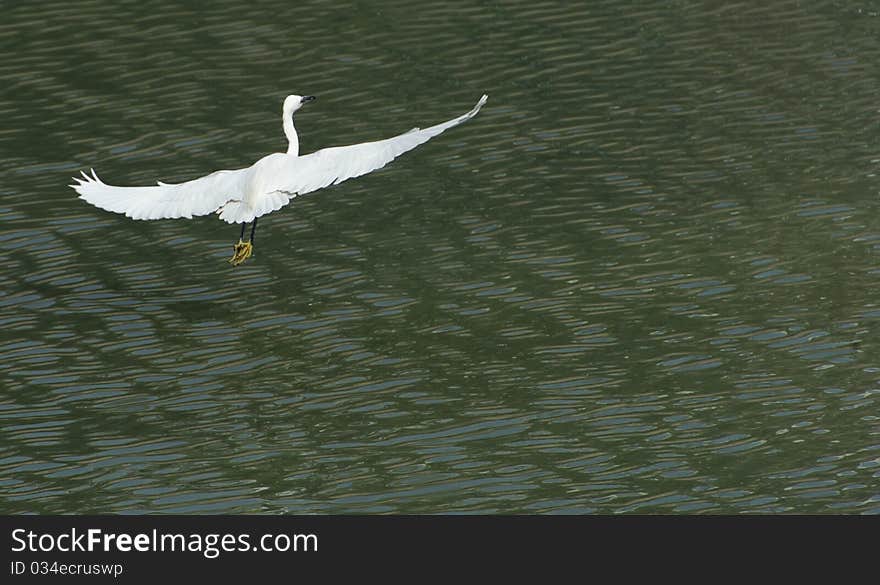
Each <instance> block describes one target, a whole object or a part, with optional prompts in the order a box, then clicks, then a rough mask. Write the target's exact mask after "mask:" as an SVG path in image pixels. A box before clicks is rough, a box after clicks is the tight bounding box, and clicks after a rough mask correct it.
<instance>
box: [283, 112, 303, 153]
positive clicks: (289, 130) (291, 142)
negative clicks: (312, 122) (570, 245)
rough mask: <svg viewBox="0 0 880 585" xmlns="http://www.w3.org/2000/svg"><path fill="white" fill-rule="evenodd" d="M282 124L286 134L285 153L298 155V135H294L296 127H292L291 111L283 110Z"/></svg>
mask: <svg viewBox="0 0 880 585" xmlns="http://www.w3.org/2000/svg"><path fill="white" fill-rule="evenodd" d="M282 125H283V126H284V135H285V136H287V154H289V155H291V156H299V137H298V136H297V135H296V128H294V127H293V114H292V113H291V114H288V113H287V112H285V113H284V114H283V115H282Z"/></svg>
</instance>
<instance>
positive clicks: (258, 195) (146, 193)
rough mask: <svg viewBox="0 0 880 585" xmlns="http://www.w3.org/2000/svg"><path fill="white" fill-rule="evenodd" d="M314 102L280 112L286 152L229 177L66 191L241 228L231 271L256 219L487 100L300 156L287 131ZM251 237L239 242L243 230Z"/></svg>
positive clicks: (287, 104)
mask: <svg viewBox="0 0 880 585" xmlns="http://www.w3.org/2000/svg"><path fill="white" fill-rule="evenodd" d="M314 99H315V97H314V96H310V95H307V96H299V95H289V96H287V97H286V98H285V99H284V106H283V107H282V126H283V128H284V134H285V136H287V142H288V144H287V152H286V153H283V152H278V153H274V154H270V155H268V156H264V157H263V158H261V159H260V160H258V161H257V162H255V163H254V164H253V165H251V166H249V167H247V168H244V169H237V170H234V171H217V172H214V173H211V174H210V175H206V176H204V177H200V178H198V179H193V180H192V181H187V182H185V183H178V184H168V183H163V182H161V181H159V183H158V185H156V186H154V187H115V186H113V185H108V184H106V183H105V182H104V181H102V180H101V179H99V178H98V175H97V174H96V173H95V171H94V169H92V170H91V175H88V174H86V173H85V172H81V174H82V178H80V177H74V180H75V181H76V184H74V185H70V186H71V187H73V188H74V189H75V190H76V192H77V193H79V197H80V199H85V200H86V201H87V202H89V203H91V204H92V205H94V206H96V207H100V208H101V209H105V210H107V211H112V212H115V213H124V214H125V215H126V216H127V217H130V218H132V219H176V218H182V217H185V218H187V219H191V218H192V217H193V216H199V215H208V214H209V213H216V214H218V215H219V217H220V219H222V220H223V221H225V222H227V223H240V224H241V234H240V235H239V238H238V243H236V244H235V245H234V246H233V254H232V258H230V259H229V263H230V264H232V265H233V266H238V265H239V264H241V263H242V262H244V261H245V260H247V259H248V258H250V256H251V254H252V253H253V248H254V235H255V232H256V230H257V218H259V217H262V216H264V215H266V214H267V213H271V212H273V211H276V210H278V209H281V208H282V207H284V206H285V205H287V204H288V203H290V200H291V199H293V198H294V197H296V196H297V195H304V194H306V193H310V192H312V191H317V190H318V189H321V188H323V187H327V186H329V185H336V184H338V183H341V182H342V181H345V180H347V179H351V178H354V177H359V176H361V175H364V174H366V173H369V172H370V171H375V170H376V169H380V168H382V167H384V166H385V165H386V164H388V163H389V162H391V161H392V160H394V159H395V158H397V157H398V156H400V155H401V154H403V153H404V152H407V151H408V150H412V149H413V148H415V147H416V146H418V145H420V144H423V143H425V142H427V141H428V140H430V139H431V138H433V137H434V136H437V135H438V134H440V133H441V132H443V131H444V130H447V129H449V128H452V127H453V126H458V125H459V124H461V123H462V122H466V121H467V120H470V119H471V118H473V117H474V116H476V115H477V112H479V111H480V108H481V107H483V104H485V103H486V99H487V96H485V95H484V96H482V97H481V98H480V101H478V102H477V105H476V106H474V108H473V109H472V110H471V111H469V112H468V113H466V114H463V115H461V116H459V117H457V118H453V119H452V120H449V121H447V122H443V123H442V124H437V125H436V126H431V127H429V128H424V129H420V128H413V129H412V130H410V131H409V132H406V133H405V134H401V135H399V136H395V137H393V138H388V139H385V140H377V141H375V142H364V143H361V144H352V145H350V146H337V147H334V148H324V149H322V150H319V151H317V152H313V153H311V154H306V155H303V156H300V154H299V138H298V137H297V134H296V128H294V127H293V114H294V113H295V112H296V111H297V110H299V109H300V108H301V107H302V106H303V105H304V104H307V103H309V102H311V101H314ZM250 222H252V223H251V233H250V237H249V238H248V240H247V241H245V240H244V232H245V227H246V226H247V224H248V223H250Z"/></svg>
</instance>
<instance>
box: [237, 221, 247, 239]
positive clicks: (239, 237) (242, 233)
mask: <svg viewBox="0 0 880 585" xmlns="http://www.w3.org/2000/svg"><path fill="white" fill-rule="evenodd" d="M246 225H247V224H246V223H244V222H241V235H240V236H238V239H239V241H241V240H243V239H244V228H245V226H246Z"/></svg>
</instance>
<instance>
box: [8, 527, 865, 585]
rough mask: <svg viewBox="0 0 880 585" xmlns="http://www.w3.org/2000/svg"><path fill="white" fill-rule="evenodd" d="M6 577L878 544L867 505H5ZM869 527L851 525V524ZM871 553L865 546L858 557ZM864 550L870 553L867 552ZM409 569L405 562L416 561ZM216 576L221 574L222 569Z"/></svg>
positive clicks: (660, 561)
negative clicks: (444, 508)
mask: <svg viewBox="0 0 880 585" xmlns="http://www.w3.org/2000/svg"><path fill="white" fill-rule="evenodd" d="M0 523H2V530H3V539H2V547H3V549H2V550H3V554H2V559H3V565H2V566H0V570H2V571H3V573H5V575H6V576H5V578H3V579H2V582H4V583H14V582H17V581H24V580H31V579H34V578H39V579H40V580H41V581H45V580H48V579H53V580H59V582H70V579H71V578H73V579H75V580H76V581H77V582H79V581H80V580H82V579H85V578H88V579H90V580H92V579H95V578H99V579H105V580H114V581H118V582H139V581H141V580H144V579H152V580H153V582H155V579H157V578H168V579H178V578H212V579H213V578H217V579H224V580H225V579H230V578H237V579H247V578H251V577H256V578H266V577H273V578H278V579H282V578H283V579H284V580H285V581H289V580H290V579H300V578H305V577H310V578H316V577H317V578H322V579H323V580H326V579H328V578H334V577H348V578H351V577H355V578H359V579H360V578H363V577H365V576H367V575H373V576H376V575H384V576H391V575H397V576H400V577H404V578H406V577H407V576H409V577H410V578H412V579H413V580H415V579H419V580H421V579H423V578H425V577H428V576H431V577H436V576H439V575H446V576H450V577H451V576H456V575H462V574H463V573H462V572H463V571H467V570H468V569H469V568H473V567H479V568H480V569H481V570H483V571H489V572H490V573H492V574H493V575H496V576H500V575H502V574H508V575H510V574H513V575H521V571H523V570H526V569H528V570H531V571H536V570H537V571H539V572H540V571H541V570H543V569H542V568H546V570H548V571H551V572H553V573H555V572H557V571H561V570H565V571H576V572H577V571H581V572H583V571H593V570H596V569H598V568H603V569H610V570H613V571H614V572H615V574H616V575H617V578H620V577H622V576H626V575H634V574H639V573H642V572H644V571H656V570H660V569H670V570H671V569H673V568H675V569H676V570H679V571H680V570H697V568H698V567H699V566H702V565H703V563H705V562H707V561H708V560H710V559H715V560H716V561H717V562H723V563H730V562H732V561H735V567H731V568H732V569H735V568H736V567H742V566H743V563H746V564H747V563H752V562H759V561H766V560H772V561H773V562H777V563H778V562H782V563H787V562H791V563H794V564H795V565H797V564H802V563H803V561H804V559H809V558H812V557H810V555H811V554H816V555H819V556H817V557H815V558H820V557H825V558H827V556H828V554H829V553H830V552H831V551H832V549H833V548H834V547H836V546H839V545H841V544H843V543H844V542H846V543H848V544H847V546H848V547H850V548H849V550H848V551H847V552H848V553H849V554H851V555H853V556H855V557H856V558H858V555H859V551H860V549H864V552H866V553H867V552H870V551H873V548H874V545H873V538H872V535H873V533H874V530H875V527H876V525H877V520H876V519H866V518H865V519H863V518H856V517H848V518H844V517H775V518H774V517H671V516H654V517H650V516H624V517H606V516H598V517H595V516H591V517H587V516H578V517H573V516H565V517H561V516H284V517H278V516H5V517H2V520H0ZM860 533H861V534H862V535H864V536H865V539H864V540H862V539H861V538H859V537H857V535H858V534H860ZM865 558H869V557H865ZM870 558H873V557H872V555H871V556H870ZM414 567H416V568H417V573H415V574H414V573H413V570H414V569H413V568H414ZM224 582H225V581H224Z"/></svg>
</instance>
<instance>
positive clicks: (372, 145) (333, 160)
mask: <svg viewBox="0 0 880 585" xmlns="http://www.w3.org/2000/svg"><path fill="white" fill-rule="evenodd" d="M486 99H488V98H487V96H485V95H484V96H483V97H481V98H480V101H479V102H477V105H476V106H474V109H472V110H471V111H470V112H468V113H466V114H463V115H461V116H459V117H457V118H453V119H452V120H449V121H448V122H443V123H442V124H437V125H436V126H431V127H430V128H425V129H419V128H413V129H412V130H410V131H409V132H407V133H406V134H401V135H400V136H395V137H394V138H388V139H386V140H377V141H376V142H364V143H362V144H353V145H351V146H337V147H334V148H325V149H323V150H319V151H317V152H313V153H312V154H307V155H305V156H301V157H299V158H298V159H297V160H296V163H295V164H289V165H286V166H284V167H283V168H282V169H280V170H279V172H278V173H277V174H276V176H275V177H274V178H273V180H272V181H271V182H270V185H269V190H270V192H271V191H280V192H282V193H286V194H288V196H290V197H291V198H292V197H294V196H296V195H302V194H304V193H309V192H311V191H316V190H318V189H321V188H322V187H327V186H328V185H336V184H339V183H341V182H342V181H345V180H347V179H352V178H354V177H359V176H361V175H365V174H367V173H369V172H370V171H375V170H376V169H381V168H382V167H384V166H385V165H387V164H388V163H390V162H391V161H392V160H394V159H395V158H397V157H398V156H400V155H401V154H403V153H404V152H407V151H409V150H412V149H413V148H415V147H416V146H418V145H420V144H424V143H425V142H427V141H428V140H430V139H431V138H433V137H434V136H437V135H438V134H440V133H441V132H443V131H444V130H448V129H449V128H452V127H453V126H458V125H459V124H461V123H462V122H466V121H468V120H470V119H471V118H473V117H474V116H476V115H477V112H479V111H480V108H481V107H483V104H485V103H486Z"/></svg>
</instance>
